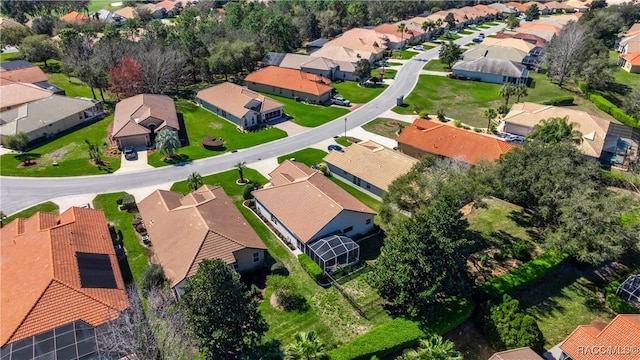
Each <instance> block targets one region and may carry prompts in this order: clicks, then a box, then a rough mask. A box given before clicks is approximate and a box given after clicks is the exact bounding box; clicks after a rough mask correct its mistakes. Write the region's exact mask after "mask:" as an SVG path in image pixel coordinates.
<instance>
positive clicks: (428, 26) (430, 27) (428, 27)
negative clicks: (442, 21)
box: [421, 20, 436, 33]
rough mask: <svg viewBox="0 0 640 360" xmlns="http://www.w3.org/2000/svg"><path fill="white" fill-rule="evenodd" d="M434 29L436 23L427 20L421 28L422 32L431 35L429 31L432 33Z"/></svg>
mask: <svg viewBox="0 0 640 360" xmlns="http://www.w3.org/2000/svg"><path fill="white" fill-rule="evenodd" d="M435 27H436V23H435V22H433V21H431V20H427V21H425V22H423V23H422V26H421V28H422V30H424V31H425V32H427V33H431V31H433V29H435Z"/></svg>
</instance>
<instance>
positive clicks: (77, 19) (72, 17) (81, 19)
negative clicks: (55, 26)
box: [60, 11, 91, 24]
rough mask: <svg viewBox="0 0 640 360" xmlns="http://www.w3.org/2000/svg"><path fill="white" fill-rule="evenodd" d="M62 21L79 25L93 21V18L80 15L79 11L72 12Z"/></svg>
mask: <svg viewBox="0 0 640 360" xmlns="http://www.w3.org/2000/svg"><path fill="white" fill-rule="evenodd" d="M60 21H64V22H68V23H77V24H79V23H86V22H89V21H91V18H90V17H89V16H88V15H87V14H83V13H79V12H77V11H72V12H70V13H68V14H65V15H63V16H61V17H60Z"/></svg>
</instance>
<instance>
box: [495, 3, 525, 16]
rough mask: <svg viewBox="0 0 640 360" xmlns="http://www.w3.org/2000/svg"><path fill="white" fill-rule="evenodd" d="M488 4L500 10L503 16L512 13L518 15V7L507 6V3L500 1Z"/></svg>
mask: <svg viewBox="0 0 640 360" xmlns="http://www.w3.org/2000/svg"><path fill="white" fill-rule="evenodd" d="M488 6H490V7H492V8H494V9H496V10H498V11H499V14H501V15H502V16H503V17H505V16H508V15H511V14H514V15H516V14H517V13H518V9H516V8H513V7H511V6H507V5H506V4H503V3H499V2H496V3H491V4H489V5H488Z"/></svg>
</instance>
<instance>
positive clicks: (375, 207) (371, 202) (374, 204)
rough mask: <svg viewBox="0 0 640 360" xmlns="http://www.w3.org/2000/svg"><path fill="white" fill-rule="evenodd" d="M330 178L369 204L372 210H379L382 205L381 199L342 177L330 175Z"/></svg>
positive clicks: (362, 201)
mask: <svg viewBox="0 0 640 360" xmlns="http://www.w3.org/2000/svg"><path fill="white" fill-rule="evenodd" d="M329 179H330V180H331V181H333V182H334V183H335V184H336V185H338V186H340V187H341V188H343V189H344V190H345V191H346V192H348V193H349V194H351V196H353V197H355V198H356V199H358V200H360V202H361V203H363V204H365V205H367V206H368V207H369V208H370V209H371V210H373V211H376V212H378V211H379V210H380V206H381V205H382V204H381V203H380V201H378V200H376V199H374V198H372V197H371V196H369V195H367V194H365V193H364V192H362V191H360V190H358V189H356V188H355V187H354V186H351V185H349V184H347V183H345V182H344V181H342V180H341V179H338V178H336V177H335V176H330V177H329Z"/></svg>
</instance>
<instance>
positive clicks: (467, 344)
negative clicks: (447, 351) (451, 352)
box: [444, 320, 496, 360]
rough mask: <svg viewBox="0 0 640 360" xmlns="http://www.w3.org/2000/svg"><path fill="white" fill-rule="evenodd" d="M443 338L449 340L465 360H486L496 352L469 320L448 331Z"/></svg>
mask: <svg viewBox="0 0 640 360" xmlns="http://www.w3.org/2000/svg"><path fill="white" fill-rule="evenodd" d="M444 338H445V339H448V340H451V341H452V342H453V343H454V344H455V349H456V350H458V351H460V352H461V353H462V356H463V357H464V359H467V360H486V359H488V358H490V357H491V355H493V353H495V352H496V351H495V350H494V349H493V348H492V347H491V345H490V344H489V343H488V342H487V341H486V340H485V338H484V335H483V334H482V333H481V332H480V330H479V329H478V328H477V327H476V326H475V324H474V323H473V321H471V320H467V321H465V322H464V323H463V324H462V325H460V326H458V327H457V328H456V329H453V330H451V331H449V332H448V333H447V334H445V336H444Z"/></svg>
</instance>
